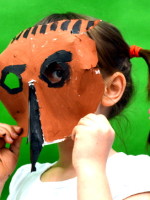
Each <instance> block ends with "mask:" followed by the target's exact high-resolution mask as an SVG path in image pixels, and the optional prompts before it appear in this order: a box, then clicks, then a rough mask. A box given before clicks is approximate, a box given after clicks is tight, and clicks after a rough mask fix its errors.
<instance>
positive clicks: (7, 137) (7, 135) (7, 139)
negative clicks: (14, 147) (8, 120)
mask: <svg viewBox="0 0 150 200" xmlns="http://www.w3.org/2000/svg"><path fill="white" fill-rule="evenodd" d="M0 128H1V137H3V139H4V141H5V142H6V143H9V144H11V143H12V142H13V138H11V135H10V129H9V130H8V128H6V127H0Z"/></svg>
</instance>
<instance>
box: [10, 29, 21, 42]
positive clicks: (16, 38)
mask: <svg viewBox="0 0 150 200" xmlns="http://www.w3.org/2000/svg"><path fill="white" fill-rule="evenodd" d="M22 33H23V31H22V32H21V33H19V34H18V35H17V36H16V37H14V38H13V39H12V41H11V43H13V42H14V40H18V39H19V38H20V36H21V34H22Z"/></svg>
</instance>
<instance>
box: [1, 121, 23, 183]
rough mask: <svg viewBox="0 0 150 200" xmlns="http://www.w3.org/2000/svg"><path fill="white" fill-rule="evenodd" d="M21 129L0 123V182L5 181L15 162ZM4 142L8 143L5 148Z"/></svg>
mask: <svg viewBox="0 0 150 200" xmlns="http://www.w3.org/2000/svg"><path fill="white" fill-rule="evenodd" d="M21 132H22V129H21V128H20V127H18V126H10V125H7V124H3V123H0V182H5V181H6V180H7V178H8V177H9V175H10V174H11V173H12V172H13V171H14V169H15V166H16V164H17V160H18V155H19V148H20V144H21V137H19V135H20V134H21ZM6 143H8V144H10V146H9V148H6V147H5V145H6Z"/></svg>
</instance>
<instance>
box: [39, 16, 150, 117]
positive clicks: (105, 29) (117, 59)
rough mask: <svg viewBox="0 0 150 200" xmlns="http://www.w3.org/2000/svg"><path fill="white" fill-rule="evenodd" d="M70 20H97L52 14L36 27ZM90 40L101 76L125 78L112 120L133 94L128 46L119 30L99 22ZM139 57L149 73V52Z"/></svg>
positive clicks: (87, 17) (149, 86)
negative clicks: (122, 91)
mask: <svg viewBox="0 0 150 200" xmlns="http://www.w3.org/2000/svg"><path fill="white" fill-rule="evenodd" d="M71 19H87V20H97V19H96V18H93V17H89V16H84V15H80V14H76V13H71V12H69V13H64V14H52V15H50V16H48V17H46V18H44V19H43V20H41V21H40V22H38V23H37V24H36V25H39V24H40V25H44V24H48V23H50V22H56V21H59V20H71ZM87 33H88V35H89V37H90V38H92V39H94V40H95V42H96V47H97V52H98V59H99V62H98V66H99V67H100V69H101V71H102V75H104V74H105V75H110V74H113V73H114V72H116V71H119V72H122V73H123V74H124V76H125V78H126V82H127V84H126V88H125V91H124V94H123V96H122V98H121V99H120V101H119V102H118V103H117V104H115V105H114V106H112V108H111V111H110V113H109V116H108V118H109V119H110V118H112V117H114V116H116V115H117V114H119V113H120V112H121V111H122V110H123V108H124V107H125V105H126V104H127V103H128V102H129V100H130V97H131V95H132V92H133V85H132V80H131V73H130V72H131V62H130V53H129V52H130V46H129V45H128V44H127V43H126V42H125V41H124V39H123V37H122V35H121V33H120V32H119V30H118V29H117V28H116V27H114V26H113V25H111V24H109V23H107V22H104V21H101V22H100V23H99V24H98V25H97V26H95V27H94V28H93V29H90V30H89V31H88V32H87ZM139 56H140V57H143V58H144V59H145V61H146V62H147V64H148V68H149V72H150V50H144V49H141V50H140V52H139ZM148 91H149V93H150V78H149V84H148Z"/></svg>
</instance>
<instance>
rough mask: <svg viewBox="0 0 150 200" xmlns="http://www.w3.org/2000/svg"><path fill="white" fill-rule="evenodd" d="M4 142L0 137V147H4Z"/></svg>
mask: <svg viewBox="0 0 150 200" xmlns="http://www.w3.org/2000/svg"><path fill="white" fill-rule="evenodd" d="M5 144H6V142H5V141H4V139H3V138H0V149H1V148H4V147H5Z"/></svg>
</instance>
